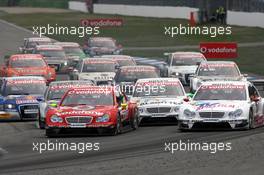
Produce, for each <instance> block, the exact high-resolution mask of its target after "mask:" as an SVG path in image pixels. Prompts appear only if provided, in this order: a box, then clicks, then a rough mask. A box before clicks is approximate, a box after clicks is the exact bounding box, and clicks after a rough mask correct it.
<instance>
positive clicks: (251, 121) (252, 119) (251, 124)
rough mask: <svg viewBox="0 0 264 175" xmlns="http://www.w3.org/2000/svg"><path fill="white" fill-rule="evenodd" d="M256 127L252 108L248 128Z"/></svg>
mask: <svg viewBox="0 0 264 175" xmlns="http://www.w3.org/2000/svg"><path fill="white" fill-rule="evenodd" d="M254 128H255V123H254V117H253V112H252V110H250V112H249V116H248V129H254Z"/></svg>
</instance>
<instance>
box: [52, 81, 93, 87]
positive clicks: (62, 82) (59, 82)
mask: <svg viewBox="0 0 264 175" xmlns="http://www.w3.org/2000/svg"><path fill="white" fill-rule="evenodd" d="M86 82H87V84H89V83H93V81H92V80H91V81H89V80H88V81H87V80H83V81H82V80H64V81H53V82H51V83H50V84H49V86H57V85H61V84H70V83H86Z"/></svg>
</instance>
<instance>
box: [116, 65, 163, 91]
mask: <svg viewBox="0 0 264 175" xmlns="http://www.w3.org/2000/svg"><path fill="white" fill-rule="evenodd" d="M158 77H160V76H159V71H158V70H157V69H156V68H155V67H153V66H123V67H120V68H119V69H118V71H117V73H116V76H115V78H114V83H115V85H116V86H119V88H120V89H122V91H123V92H125V93H126V94H127V95H129V96H130V95H132V93H133V91H132V90H133V87H134V85H135V83H136V81H137V80H138V79H143V78H158Z"/></svg>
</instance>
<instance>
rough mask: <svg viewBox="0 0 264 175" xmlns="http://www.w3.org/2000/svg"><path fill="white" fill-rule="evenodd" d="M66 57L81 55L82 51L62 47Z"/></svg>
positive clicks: (76, 48)
mask: <svg viewBox="0 0 264 175" xmlns="http://www.w3.org/2000/svg"><path fill="white" fill-rule="evenodd" d="M63 48H64V51H65V53H66V55H83V54H84V53H83V51H82V50H81V48H79V47H63Z"/></svg>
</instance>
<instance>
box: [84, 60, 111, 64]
mask: <svg viewBox="0 0 264 175" xmlns="http://www.w3.org/2000/svg"><path fill="white" fill-rule="evenodd" d="M113 63H115V62H114V61H111V60H109V61H106V60H105V61H104V60H101V61H100V60H98V61H97V60H85V61H84V64H113Z"/></svg>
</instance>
